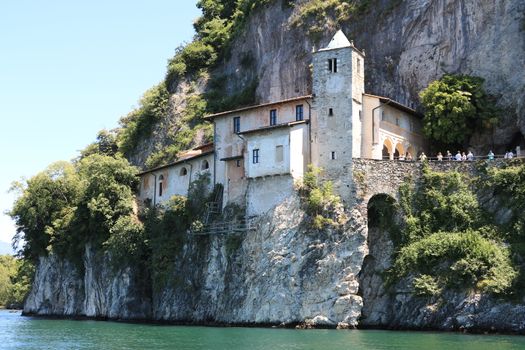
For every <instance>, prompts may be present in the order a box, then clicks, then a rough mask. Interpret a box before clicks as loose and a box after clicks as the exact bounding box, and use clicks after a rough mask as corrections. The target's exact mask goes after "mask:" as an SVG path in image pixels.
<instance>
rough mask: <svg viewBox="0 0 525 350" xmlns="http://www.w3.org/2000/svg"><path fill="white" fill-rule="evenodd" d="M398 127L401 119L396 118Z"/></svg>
mask: <svg viewBox="0 0 525 350" xmlns="http://www.w3.org/2000/svg"><path fill="white" fill-rule="evenodd" d="M396 125H397V126H399V118H396Z"/></svg>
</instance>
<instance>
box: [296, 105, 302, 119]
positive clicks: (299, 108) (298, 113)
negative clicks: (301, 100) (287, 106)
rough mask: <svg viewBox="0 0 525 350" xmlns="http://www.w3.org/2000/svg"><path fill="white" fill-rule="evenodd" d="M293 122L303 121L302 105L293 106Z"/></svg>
mask: <svg viewBox="0 0 525 350" xmlns="http://www.w3.org/2000/svg"><path fill="white" fill-rule="evenodd" d="M295 120H296V121H301V120H303V105H298V106H295Z"/></svg>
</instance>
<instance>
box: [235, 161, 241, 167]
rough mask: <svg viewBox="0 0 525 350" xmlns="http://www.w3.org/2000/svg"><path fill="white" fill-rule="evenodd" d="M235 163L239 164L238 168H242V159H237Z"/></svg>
mask: <svg viewBox="0 0 525 350" xmlns="http://www.w3.org/2000/svg"><path fill="white" fill-rule="evenodd" d="M235 164H236V165H237V168H240V167H241V160H240V159H237V161H235Z"/></svg>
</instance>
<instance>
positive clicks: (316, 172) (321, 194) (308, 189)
mask: <svg viewBox="0 0 525 350" xmlns="http://www.w3.org/2000/svg"><path fill="white" fill-rule="evenodd" d="M322 171H323V170H322V169H321V168H317V167H315V166H313V165H311V164H310V165H308V171H307V172H306V173H305V174H304V177H303V179H302V181H301V182H300V183H299V184H298V189H299V194H300V196H301V198H302V199H303V201H304V203H305V205H306V212H307V213H308V214H309V215H310V216H311V217H312V224H313V226H314V227H315V228H316V229H322V228H323V227H325V226H327V225H330V226H337V225H338V224H339V223H340V222H342V221H344V213H343V207H342V204H341V198H340V197H339V196H338V195H336V194H335V193H334V189H333V184H332V182H331V181H324V180H322V178H321V174H322Z"/></svg>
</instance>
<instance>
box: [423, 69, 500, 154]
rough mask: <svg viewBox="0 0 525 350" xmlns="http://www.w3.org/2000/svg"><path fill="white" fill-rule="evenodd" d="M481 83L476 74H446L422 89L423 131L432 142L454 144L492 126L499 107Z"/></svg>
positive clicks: (481, 80)
mask: <svg viewBox="0 0 525 350" xmlns="http://www.w3.org/2000/svg"><path fill="white" fill-rule="evenodd" d="M483 82H484V80H483V79H482V78H479V77H472V76H468V75H452V74H446V75H444V76H443V77H442V78H441V79H439V80H436V81H434V82H432V83H431V84H430V85H429V86H428V87H427V88H426V89H424V90H423V91H421V92H420V94H419V97H420V99H421V102H422V104H423V106H424V108H425V117H424V119H423V124H424V126H423V133H424V134H425V135H426V136H427V137H428V138H430V139H432V140H434V141H438V142H443V143H445V144H456V143H464V142H465V141H467V140H468V139H469V138H470V136H472V134H473V133H474V132H476V131H483V130H486V129H487V128H490V127H491V126H493V125H494V124H495V123H496V122H497V114H498V109H497V108H496V107H495V101H494V100H495V99H494V97H492V96H490V95H488V94H487V93H486V92H485V91H484V89H483Z"/></svg>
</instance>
